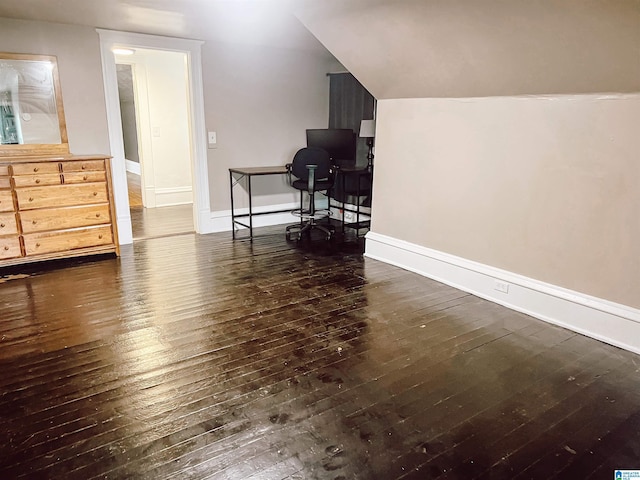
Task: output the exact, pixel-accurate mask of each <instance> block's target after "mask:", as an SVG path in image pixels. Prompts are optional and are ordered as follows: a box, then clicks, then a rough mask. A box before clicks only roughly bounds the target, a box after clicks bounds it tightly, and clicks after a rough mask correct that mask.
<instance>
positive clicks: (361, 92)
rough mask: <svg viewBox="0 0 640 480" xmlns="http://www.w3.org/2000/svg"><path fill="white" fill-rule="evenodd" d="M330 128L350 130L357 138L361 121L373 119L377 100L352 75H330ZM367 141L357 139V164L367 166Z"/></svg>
mask: <svg viewBox="0 0 640 480" xmlns="http://www.w3.org/2000/svg"><path fill="white" fill-rule="evenodd" d="M329 80H330V84H329V87H330V88H329V128H350V129H352V130H353V131H354V132H355V134H356V136H357V135H358V134H359V133H360V121H361V120H370V119H372V118H373V112H374V109H375V99H374V98H373V95H371V94H370V93H369V92H368V91H367V89H366V88H364V87H363V86H362V84H361V83H360V82H359V81H358V80H356V78H355V77H354V76H353V75H351V74H350V73H330V74H329ZM367 152H368V148H367V141H366V139H364V138H360V137H358V138H357V150H356V164H357V165H358V166H365V165H366V164H367Z"/></svg>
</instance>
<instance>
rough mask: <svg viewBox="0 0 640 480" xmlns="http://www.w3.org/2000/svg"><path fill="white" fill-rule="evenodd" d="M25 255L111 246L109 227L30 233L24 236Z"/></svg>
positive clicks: (111, 235) (111, 237)
mask: <svg viewBox="0 0 640 480" xmlns="http://www.w3.org/2000/svg"><path fill="white" fill-rule="evenodd" d="M23 238H24V246H25V250H26V253H27V255H38V254H44V253H54V252H63V251H66V250H75V249H78V248H86V247H99V246H104V245H111V244H113V234H112V233H111V227H110V226H100V227H90V228H80V229H75V230H64V231H60V232H50V233H30V234H28V235H24V236H23Z"/></svg>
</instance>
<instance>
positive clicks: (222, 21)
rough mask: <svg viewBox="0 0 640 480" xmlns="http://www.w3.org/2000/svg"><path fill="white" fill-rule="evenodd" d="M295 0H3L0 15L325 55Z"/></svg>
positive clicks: (0, 5) (324, 50)
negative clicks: (296, 11)
mask: <svg viewBox="0 0 640 480" xmlns="http://www.w3.org/2000/svg"><path fill="white" fill-rule="evenodd" d="M295 2H296V0H108V1H105V0H2V1H1V2H0V17H7V18H15V19H24V20H36V21H45V22H54V23H68V24H73V25H85V26H90V27H98V28H104V29H110V30H120V31H127V32H137V33H147V34H153V35H164V36H170V37H180V38H190V39H197V40H204V41H223V42H233V43H241V44H249V45H267V46H272V47H278V48H293V49H297V50H306V51H310V52H316V53H323V54H328V52H327V51H326V49H325V48H324V47H323V46H322V45H321V44H320V42H318V41H317V40H316V39H315V37H314V36H313V35H311V33H309V31H308V30H307V29H306V28H305V27H304V26H303V25H302V24H301V23H300V21H298V19H297V18H296V17H295V16H294V14H293V5H294V3H295Z"/></svg>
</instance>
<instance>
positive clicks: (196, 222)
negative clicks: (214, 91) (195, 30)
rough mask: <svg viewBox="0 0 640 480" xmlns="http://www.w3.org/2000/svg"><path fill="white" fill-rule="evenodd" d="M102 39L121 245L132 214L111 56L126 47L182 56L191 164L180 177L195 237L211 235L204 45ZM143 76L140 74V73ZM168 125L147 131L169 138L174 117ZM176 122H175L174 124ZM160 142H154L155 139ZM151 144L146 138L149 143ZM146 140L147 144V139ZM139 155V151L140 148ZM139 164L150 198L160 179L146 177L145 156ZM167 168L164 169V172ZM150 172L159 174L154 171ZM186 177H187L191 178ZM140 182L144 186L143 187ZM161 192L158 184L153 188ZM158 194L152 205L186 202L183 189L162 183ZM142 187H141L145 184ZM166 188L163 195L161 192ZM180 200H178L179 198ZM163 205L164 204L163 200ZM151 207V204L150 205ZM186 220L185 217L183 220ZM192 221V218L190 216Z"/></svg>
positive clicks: (109, 34)
mask: <svg viewBox="0 0 640 480" xmlns="http://www.w3.org/2000/svg"><path fill="white" fill-rule="evenodd" d="M97 31H98V34H99V35H100V50H101V54H102V67H103V78H104V86H105V97H106V106H107V121H108V126H109V143H110V146H111V155H112V156H113V159H112V171H113V187H114V189H113V190H114V198H115V204H116V212H117V224H118V233H119V242H120V244H127V243H132V242H133V231H132V215H131V211H130V209H129V199H128V188H127V169H126V160H125V150H124V136H123V127H122V117H121V113H120V104H119V94H118V82H117V67H116V58H115V54H114V53H113V49H114V48H115V47H124V48H129V49H133V50H139V49H140V50H150V51H154V52H155V53H160V52H169V53H177V54H180V55H182V57H181V58H182V63H183V65H184V66H185V67H184V68H185V69H186V70H184V71H186V76H187V77H188V78H187V80H186V83H187V90H188V95H187V108H186V111H187V113H186V114H185V116H184V118H183V120H182V126H186V128H187V131H188V145H189V147H188V148H189V156H188V157H189V162H190V163H189V165H190V168H189V169H186V168H183V169H181V170H180V174H181V175H182V174H185V173H186V174H187V176H190V178H191V198H192V204H191V206H190V208H189V206H187V208H188V209H189V210H190V212H189V213H190V216H191V218H192V222H193V226H194V228H195V231H196V232H197V233H209V232H211V231H212V227H211V208H210V204H209V181H208V168H207V151H206V136H205V130H206V128H205V124H204V95H203V87H202V66H201V53H200V48H201V45H202V42H199V41H194V40H185V39H177V38H169V37H158V36H154V35H144V34H135V33H127V32H114V31H110V30H102V29H98V30H97ZM137 70H138V68H137V67H134V69H133V77H134V78H135V76H136V71H137ZM138 74H139V73H138ZM171 98H172V96H171V95H165V102H166V101H167V99H169V100H170V99H171ZM142 118H143V116H142V115H140V118H139V120H142ZM162 120H163V121H164V122H168V123H162V124H159V125H157V127H158V129H157V130H154V129H153V126H150V128H149V129H148V130H147V132H148V133H149V138H162V137H163V136H164V138H165V139H166V138H170V136H171V134H172V133H173V126H174V125H175V119H173V118H171V115H169V116H166V115H165V116H164V117H163V118H162ZM172 122H173V123H172ZM137 129H138V133H140V132H143V131H145V130H144V128H141V127H140V125H138V127H137ZM156 134H157V135H159V137H154V135H156ZM147 140H148V138H147ZM145 141H146V140H145ZM138 143H139V146H140V145H142V144H143V138H142V136H141V135H138ZM139 151H141V150H140V148H139ZM140 160H141V178H142V179H143V180H144V182H145V192H144V194H145V195H146V194H147V193H149V192H148V191H147V189H146V186H147V185H146V183H147V182H146V180H147V179H148V178H153V182H156V175H155V173H154V176H153V177H149V176H148V175H145V173H148V172H145V160H144V154H142V155H141V157H140ZM162 168H164V167H162ZM152 169H153V170H154V172H155V169H156V166H155V163H154V166H153V167H152ZM187 172H188V173H187ZM141 183H142V182H141ZM149 186H153V187H154V188H155V187H157V186H158V185H156V183H154V184H153V185H149ZM159 186H160V189H158V188H156V191H155V192H154V196H153V197H150V198H149V199H150V201H151V202H153V201H154V200H155V201H156V206H157V205H158V196H159V194H160V196H161V197H162V196H163V198H164V199H166V198H168V197H171V198H172V199H173V200H172V201H173V202H174V203H181V202H182V203H184V195H185V193H186V192H185V188H186V187H185V188H182V189H181V188H180V187H175V188H174V187H166V186H165V185H163V184H160V185H159ZM141 187H142V185H141ZM163 189H164V190H163ZM178 197H180V198H182V200H177V201H176V198H178ZM163 201H164V200H163ZM150 206H151V204H150ZM177 207H182V208H184V205H177V206H176V205H174V206H173V207H172V208H177ZM146 210H148V211H150V212H151V211H155V209H152V208H147V209H146ZM184 216H185V215H184V214H183V215H182V217H184ZM187 216H189V215H187Z"/></svg>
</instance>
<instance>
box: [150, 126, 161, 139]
mask: <svg viewBox="0 0 640 480" xmlns="http://www.w3.org/2000/svg"><path fill="white" fill-rule="evenodd" d="M151 136H152V137H159V136H160V127H151Z"/></svg>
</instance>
